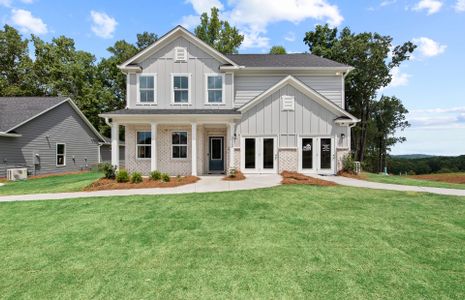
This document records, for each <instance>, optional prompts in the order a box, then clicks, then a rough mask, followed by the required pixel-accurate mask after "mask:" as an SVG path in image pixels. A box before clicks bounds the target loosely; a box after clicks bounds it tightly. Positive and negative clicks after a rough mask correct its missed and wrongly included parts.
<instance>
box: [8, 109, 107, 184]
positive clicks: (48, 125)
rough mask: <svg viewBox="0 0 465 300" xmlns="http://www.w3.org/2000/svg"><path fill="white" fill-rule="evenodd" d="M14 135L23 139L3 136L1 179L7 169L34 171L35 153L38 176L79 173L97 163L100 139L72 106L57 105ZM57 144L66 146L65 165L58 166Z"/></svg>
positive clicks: (21, 127) (23, 126) (19, 128)
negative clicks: (70, 172) (15, 168)
mask: <svg viewBox="0 0 465 300" xmlns="http://www.w3.org/2000/svg"><path fill="white" fill-rule="evenodd" d="M15 132H16V133H18V134H21V135H22V136H21V137H16V138H4V137H0V177H5V176H6V169H7V168H10V167H14V166H23V165H25V166H28V169H29V170H33V166H34V161H33V157H34V154H35V153H38V154H39V156H40V165H39V167H38V168H37V169H36V174H45V173H60V172H69V171H79V170H81V169H82V168H84V167H85V166H86V165H88V166H92V165H95V164H97V163H98V150H99V149H98V142H99V138H98V137H97V136H96V135H95V134H94V132H93V131H92V130H91V129H90V128H89V126H88V125H87V124H86V123H85V122H84V121H83V120H82V118H81V117H80V116H79V115H78V114H77V113H76V111H75V110H74V109H73V108H72V107H71V105H70V104H69V103H63V104H62V105H59V106H57V107H56V108H54V109H52V110H50V111H48V112H46V113H45V114H43V115H41V116H39V117H37V118H35V119H33V120H31V121H30V122H28V123H26V124H24V125H22V126H20V127H18V128H17V129H16V130H15ZM57 143H64V144H66V166H62V167H57V166H56V144H57ZM73 156H74V160H73ZM86 159H87V161H86Z"/></svg>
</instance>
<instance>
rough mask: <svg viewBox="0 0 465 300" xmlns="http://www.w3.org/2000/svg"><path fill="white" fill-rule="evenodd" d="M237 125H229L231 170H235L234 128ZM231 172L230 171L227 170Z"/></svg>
mask: <svg viewBox="0 0 465 300" xmlns="http://www.w3.org/2000/svg"><path fill="white" fill-rule="evenodd" d="M235 125H236V124H234V123H228V129H229V137H228V141H229V169H232V168H234V129H235V128H234V127H235ZM227 171H228V172H229V170H227Z"/></svg>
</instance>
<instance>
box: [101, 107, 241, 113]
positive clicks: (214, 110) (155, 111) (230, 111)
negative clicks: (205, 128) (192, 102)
mask: <svg viewBox="0 0 465 300" xmlns="http://www.w3.org/2000/svg"><path fill="white" fill-rule="evenodd" d="M104 114H112V115H165V114H166V115H190V114H193V115H231V114H232V115H240V114H241V113H240V112H238V111H237V110H235V109H150V108H147V109H143V108H140V109H139V108H137V109H134V108H133V109H131V108H125V109H120V110H115V111H110V112H107V113H104Z"/></svg>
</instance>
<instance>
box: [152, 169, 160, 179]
mask: <svg viewBox="0 0 465 300" xmlns="http://www.w3.org/2000/svg"><path fill="white" fill-rule="evenodd" d="M160 179H161V172H160V171H152V172H150V180H160Z"/></svg>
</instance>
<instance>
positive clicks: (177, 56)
mask: <svg viewBox="0 0 465 300" xmlns="http://www.w3.org/2000/svg"><path fill="white" fill-rule="evenodd" d="M174 61H187V49H186V48H183V47H176V48H174Z"/></svg>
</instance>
